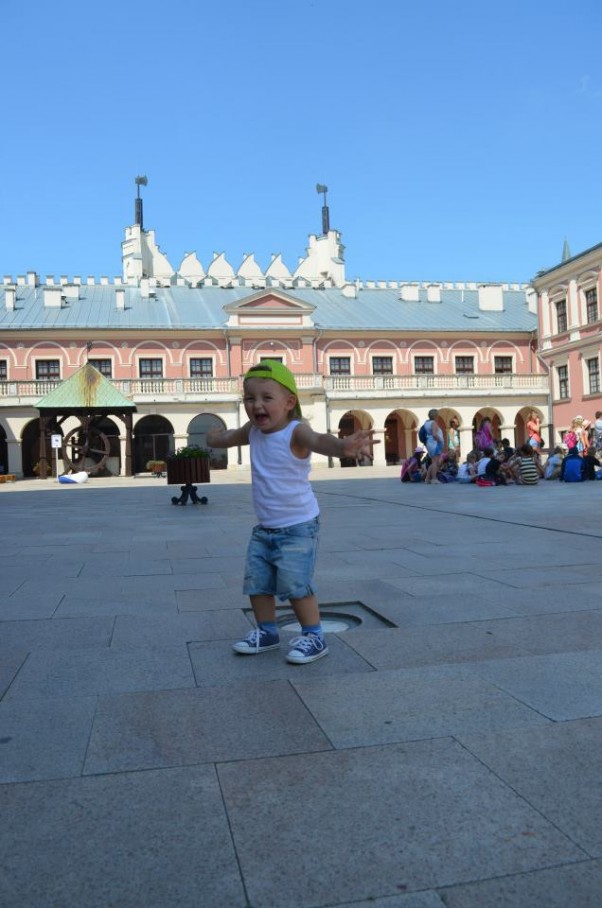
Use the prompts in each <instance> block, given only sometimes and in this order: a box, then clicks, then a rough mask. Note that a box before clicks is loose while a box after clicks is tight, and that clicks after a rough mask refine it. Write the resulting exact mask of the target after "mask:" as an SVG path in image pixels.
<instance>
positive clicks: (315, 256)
mask: <svg viewBox="0 0 602 908" xmlns="http://www.w3.org/2000/svg"><path fill="white" fill-rule="evenodd" d="M340 238H341V236H340V234H339V232H338V231H337V230H329V232H328V233H327V234H326V235H323V236H315V235H313V234H312V235H311V236H310V237H309V246H308V247H307V257H306V258H304V259H302V260H301V261H300V262H299V265H298V267H297V269H296V271H295V273H294V275H293V277H294V278H306V279H307V280H309V281H311V282H315V281H317V282H319V283H322V282H323V281H327V282H331V283H332V284H334V286H335V287H342V286H343V285H344V284H345V283H346V280H345V262H344V261H343V258H342V251H343V250H342V247H341V244H340Z"/></svg>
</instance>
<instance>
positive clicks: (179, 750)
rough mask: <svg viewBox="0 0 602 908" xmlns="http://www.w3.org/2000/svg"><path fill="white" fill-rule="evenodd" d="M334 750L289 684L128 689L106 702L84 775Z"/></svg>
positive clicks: (97, 719) (94, 730) (97, 718)
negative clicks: (181, 688) (142, 690)
mask: <svg viewBox="0 0 602 908" xmlns="http://www.w3.org/2000/svg"><path fill="white" fill-rule="evenodd" d="M268 701H269V709H267V710H266V706H265V704H266V702H268ZM331 747H332V745H331V744H330V742H329V741H328V739H327V737H326V736H325V735H324V734H323V732H322V731H321V730H320V728H319V726H318V724H317V723H316V722H315V720H314V719H313V718H312V716H311V714H310V713H309V712H308V711H307V710H306V709H305V708H304V706H303V704H302V703H301V701H300V700H299V698H298V697H297V696H296V694H295V692H294V690H293V689H292V688H291V686H290V685H289V684H287V683H286V682H282V681H274V682H266V683H261V682H257V681H255V682H250V683H246V684H229V685H225V686H214V687H207V688H204V689H196V690H177V691H158V692H154V693H153V692H145V693H133V694H121V695H119V696H113V697H101V698H100V699H99V702H98V709H97V711H96V716H95V718H94V725H93V728H92V734H91V737H90V745H89V748H88V754H87V757H86V764H85V769H84V772H85V773H86V774H95V773H107V772H124V771H127V770H133V769H149V768H159V767H169V766H180V765H183V764H195V763H209V762H219V761H229V760H241V759H245V758H249V757H253V756H255V757H259V756H273V755H276V754H286V753H299V752H307V753H311V752H313V751H316V750H327V749H328V750H329V749H331Z"/></svg>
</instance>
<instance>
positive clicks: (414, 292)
mask: <svg viewBox="0 0 602 908" xmlns="http://www.w3.org/2000/svg"><path fill="white" fill-rule="evenodd" d="M400 299H402V300H404V302H406V303H417V302H418V301H419V300H420V294H419V287H418V284H404V285H403V287H402V288H401V294H400Z"/></svg>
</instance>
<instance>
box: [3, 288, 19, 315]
mask: <svg viewBox="0 0 602 908" xmlns="http://www.w3.org/2000/svg"><path fill="white" fill-rule="evenodd" d="M16 302H17V288H16V287H7V286H6V285H5V287H4V305H5V307H6V309H7V310H8V311H9V312H14V311H15V304H16Z"/></svg>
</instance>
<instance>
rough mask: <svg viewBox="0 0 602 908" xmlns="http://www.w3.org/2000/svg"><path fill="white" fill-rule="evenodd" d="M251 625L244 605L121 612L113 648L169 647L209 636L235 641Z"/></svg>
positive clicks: (116, 624)
mask: <svg viewBox="0 0 602 908" xmlns="http://www.w3.org/2000/svg"><path fill="white" fill-rule="evenodd" d="M250 626H251V624H250V622H249V620H248V618H247V617H246V615H245V614H244V613H243V611H242V610H241V609H240V610H234V609H231V610H227V611H219V610H218V611H203V612H196V613H194V612H192V613H191V612H188V613H184V614H182V613H179V614H170V615H158V616H151V615H148V614H137V615H118V616H117V618H116V619H115V625H114V630H113V634H112V637H111V649H120V648H125V649H129V648H131V647H133V646H149V647H155V648H158V649H165V647H171V646H178V645H186V644H188V643H198V642H199V641H205V640H226V641H228V642H231V641H233V640H236V639H239V638H240V637H242V636H245V635H246V634H247V633H248V632H249V628H250Z"/></svg>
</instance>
